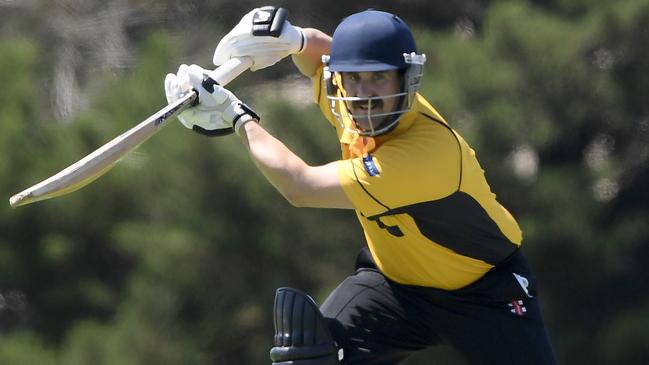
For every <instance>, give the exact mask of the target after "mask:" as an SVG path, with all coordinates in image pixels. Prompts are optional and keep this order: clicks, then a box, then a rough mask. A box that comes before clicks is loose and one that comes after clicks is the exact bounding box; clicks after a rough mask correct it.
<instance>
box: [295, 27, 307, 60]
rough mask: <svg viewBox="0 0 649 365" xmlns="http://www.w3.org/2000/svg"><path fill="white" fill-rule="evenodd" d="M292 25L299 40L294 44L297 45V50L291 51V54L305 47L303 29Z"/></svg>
mask: <svg viewBox="0 0 649 365" xmlns="http://www.w3.org/2000/svg"><path fill="white" fill-rule="evenodd" d="M293 27H294V28H295V30H296V31H297V34H298V35H299V36H298V37H297V39H298V40H299V41H296V42H295V45H296V46H297V47H296V49H297V50H296V51H295V52H293V53H292V54H300V53H302V52H304V50H305V49H306V46H307V36H306V33H304V29H302V28H301V27H298V26H293Z"/></svg>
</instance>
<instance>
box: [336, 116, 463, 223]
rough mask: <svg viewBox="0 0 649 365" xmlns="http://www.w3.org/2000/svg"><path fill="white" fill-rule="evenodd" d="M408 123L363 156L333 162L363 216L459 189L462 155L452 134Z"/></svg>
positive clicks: (345, 187) (445, 130)
mask: <svg viewBox="0 0 649 365" xmlns="http://www.w3.org/2000/svg"><path fill="white" fill-rule="evenodd" d="M413 129H416V130H413V131H411V132H409V133H405V134H404V135H402V136H399V137H397V138H394V139H391V140H389V141H387V142H386V143H384V144H383V145H382V146H380V147H379V148H378V149H377V150H376V151H375V152H374V153H372V154H370V155H368V156H366V157H359V158H354V159H349V160H341V161H339V162H338V177H339V180H340V183H341V186H342V187H343V190H344V191H345V193H346V194H347V196H348V197H349V199H350V200H351V201H352V203H353V204H354V206H355V207H356V208H357V210H360V211H361V212H362V213H363V214H365V215H366V216H371V215H374V214H379V213H381V212H384V211H386V210H389V209H394V208H397V207H402V206H406V205H411V204H416V203H421V202H427V201H431V200H436V199H441V198H443V197H446V196H448V195H450V194H452V193H454V192H455V191H457V190H458V189H459V185H460V181H461V171H462V161H461V151H460V145H459V143H458V141H457V139H456V137H455V134H454V133H453V132H452V131H451V130H450V129H449V128H447V127H444V126H442V125H426V126H421V125H420V126H419V127H413Z"/></svg>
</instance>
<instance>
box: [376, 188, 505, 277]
mask: <svg viewBox="0 0 649 365" xmlns="http://www.w3.org/2000/svg"><path fill="white" fill-rule="evenodd" d="M403 213H405V214H408V215H410V216H411V217H412V218H413V219H414V220H415V223H416V224H417V228H419V230H420V231H421V233H422V234H423V235H424V236H426V237H427V238H428V239H430V240H431V241H433V242H435V243H437V244H440V245H442V246H444V247H446V248H449V249H451V250H453V251H455V252H457V253H459V254H460V255H464V256H468V257H472V258H476V259H479V260H482V261H484V262H487V263H489V264H491V265H496V264H498V263H499V262H501V261H503V260H504V259H505V258H507V257H508V256H509V255H511V254H512V253H513V252H514V251H516V249H517V248H518V246H517V245H515V244H514V243H512V242H511V241H509V239H507V237H505V235H504V234H503V233H502V232H501V231H500V228H498V225H496V223H495V222H494V221H493V220H492V219H491V218H490V217H489V215H488V214H487V212H486V211H485V210H484V208H482V206H480V204H479V203H478V202H477V201H476V200H475V199H473V198H472V197H471V196H470V195H469V194H467V193H464V192H461V191H458V192H455V193H453V194H451V195H449V196H448V197H446V198H443V199H439V200H434V201H428V202H423V203H417V204H413V205H407V206H403V207H399V208H395V209H391V210H388V211H387V212H385V213H382V214H380V215H375V216H371V217H368V219H370V220H374V221H380V218H381V217H384V216H389V215H394V214H403Z"/></svg>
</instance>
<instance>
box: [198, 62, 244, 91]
mask: <svg viewBox="0 0 649 365" xmlns="http://www.w3.org/2000/svg"><path fill="white" fill-rule="evenodd" d="M250 66H252V58H250V57H241V58H231V59H229V60H228V61H227V62H225V63H224V64H222V65H221V66H219V67H217V68H216V69H215V70H214V71H210V72H208V73H207V77H208V78H210V79H212V80H214V81H216V83H217V84H219V85H221V86H225V85H227V84H229V83H230V81H232V80H234V79H235V78H237V76H239V75H241V74H242V73H243V72H244V71H245V70H247V69H249V68H250Z"/></svg>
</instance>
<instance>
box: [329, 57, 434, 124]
mask: <svg viewBox="0 0 649 365" xmlns="http://www.w3.org/2000/svg"><path fill="white" fill-rule="evenodd" d="M403 57H404V62H405V63H406V64H407V65H408V66H407V67H406V68H405V72H403V74H402V76H401V78H402V81H401V91H400V92H397V93H394V94H388V95H380V96H372V97H359V96H347V92H346V91H345V88H344V85H343V83H342V77H341V73H340V72H331V71H330V70H329V68H328V66H326V67H325V70H324V81H325V84H326V85H327V99H328V100H329V101H330V105H331V112H332V113H333V115H334V116H335V117H336V119H337V120H338V122H339V123H340V126H341V127H342V128H343V129H345V130H348V131H349V132H352V133H356V134H360V135H362V136H378V135H381V134H385V133H388V132H390V131H392V130H393V129H394V128H395V127H396V126H397V124H398V123H399V120H400V119H401V117H402V116H403V115H404V114H405V113H407V112H408V111H409V110H410V108H411V107H412V103H413V102H414V100H415V96H416V94H417V91H418V90H419V88H420V86H421V77H422V76H423V68H424V63H425V62H426V55H424V54H416V53H414V52H412V53H410V54H403ZM323 62H324V63H325V64H328V56H324V57H323ZM391 100H394V102H393V104H394V105H395V106H394V108H393V110H388V111H382V112H378V113H376V112H372V109H373V108H372V107H373V106H374V104H376V103H379V104H384V103H385V102H386V101H391ZM354 104H364V105H367V108H366V110H367V112H353V111H352V110H351V108H350V105H354ZM345 117H348V118H349V119H350V120H351V121H352V122H353V124H354V125H353V126H352V125H348V124H349V123H345V122H344V119H345Z"/></svg>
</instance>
